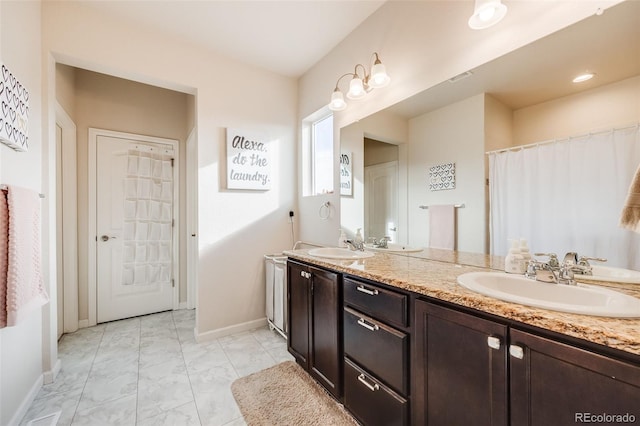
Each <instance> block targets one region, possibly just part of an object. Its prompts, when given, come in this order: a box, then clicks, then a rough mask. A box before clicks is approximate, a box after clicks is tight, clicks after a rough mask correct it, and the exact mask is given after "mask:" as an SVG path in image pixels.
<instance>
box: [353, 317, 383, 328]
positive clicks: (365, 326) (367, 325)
mask: <svg viewBox="0 0 640 426" xmlns="http://www.w3.org/2000/svg"><path fill="white" fill-rule="evenodd" d="M358 324H360V325H361V326H363V327H364V328H366V329H367V330H371V331H378V329H379V328H380V327H378V326H377V325H376V324H369V323H367V322H366V321H365V320H364V318H360V319H359V320H358Z"/></svg>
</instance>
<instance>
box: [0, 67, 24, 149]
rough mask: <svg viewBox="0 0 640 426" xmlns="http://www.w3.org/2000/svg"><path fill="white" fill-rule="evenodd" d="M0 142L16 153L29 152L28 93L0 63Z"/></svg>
mask: <svg viewBox="0 0 640 426" xmlns="http://www.w3.org/2000/svg"><path fill="white" fill-rule="evenodd" d="M0 65H1V68H2V73H1V75H0V142H2V143H3V144H5V145H7V146H8V147H10V148H12V149H14V150H16V151H22V152H25V151H28V150H29V126H28V124H29V91H28V90H27V88H26V87H24V85H23V84H22V83H20V82H19V81H18V79H17V78H16V76H15V75H13V73H12V72H10V71H9V68H7V66H6V65H4V64H2V63H0Z"/></svg>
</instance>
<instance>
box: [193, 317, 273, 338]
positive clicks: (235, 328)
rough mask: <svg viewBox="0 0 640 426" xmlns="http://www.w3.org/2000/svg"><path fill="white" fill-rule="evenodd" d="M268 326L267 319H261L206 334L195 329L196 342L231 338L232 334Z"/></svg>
mask: <svg viewBox="0 0 640 426" xmlns="http://www.w3.org/2000/svg"><path fill="white" fill-rule="evenodd" d="M266 325H267V317H264V318H260V319H257V320H253V321H247V322H243V323H240V324H235V325H230V326H229V327H224V328H218V329H216V330H211V331H206V332H204V333H198V330H197V329H195V330H193V332H194V333H195V337H196V342H198V343H203V342H209V341H211V340H215V339H218V338H220V337H224V336H229V335H231V334H235V333H240V332H243V331H249V330H255V329H256V328H260V327H264V326H266Z"/></svg>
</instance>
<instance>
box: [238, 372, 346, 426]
mask: <svg viewBox="0 0 640 426" xmlns="http://www.w3.org/2000/svg"><path fill="white" fill-rule="evenodd" d="M231 392H233V396H234V397H235V399H236V401H237V402H238V406H239V407H240V411H241V412H242V415H243V416H244V420H245V422H247V425H249V426H285V425H291V426H293V425H296V426H297V425H305V426H307V425H318V426H328V425H336V426H338V425H348V426H352V425H357V424H358V423H357V422H356V421H355V420H354V419H353V417H351V416H350V415H349V414H348V413H347V412H346V411H345V410H344V408H343V407H342V405H340V404H339V403H338V402H336V400H334V399H333V398H332V397H330V396H329V394H328V393H327V392H326V391H325V390H324V389H322V388H321V387H320V385H318V384H317V383H316V382H315V381H314V380H313V379H312V378H311V377H310V376H309V375H308V374H307V373H306V372H305V371H304V370H303V369H302V368H301V367H300V366H299V365H298V364H296V363H295V362H293V361H285V362H283V363H281V364H278V365H276V366H273V367H271V368H267V369H266V370H262V371H258V372H257V373H253V374H251V375H249V376H246V377H242V378H240V379H238V380H236V381H235V382H233V383H232V384H231Z"/></svg>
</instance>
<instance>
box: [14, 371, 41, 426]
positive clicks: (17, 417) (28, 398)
mask: <svg viewBox="0 0 640 426" xmlns="http://www.w3.org/2000/svg"><path fill="white" fill-rule="evenodd" d="M40 389H42V374H41V375H39V376H38V378H36V381H35V382H34V383H33V385H32V386H31V389H29V392H27V394H26V395H25V397H24V398H23V399H22V402H21V403H20V406H19V407H18V409H17V410H16V412H15V413H14V414H13V417H12V418H11V420H9V423H8V424H10V425H18V424H20V422H21V421H22V419H23V418H24V416H25V415H26V414H27V411H29V407H31V404H33V401H35V399H36V396H38V392H40Z"/></svg>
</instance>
